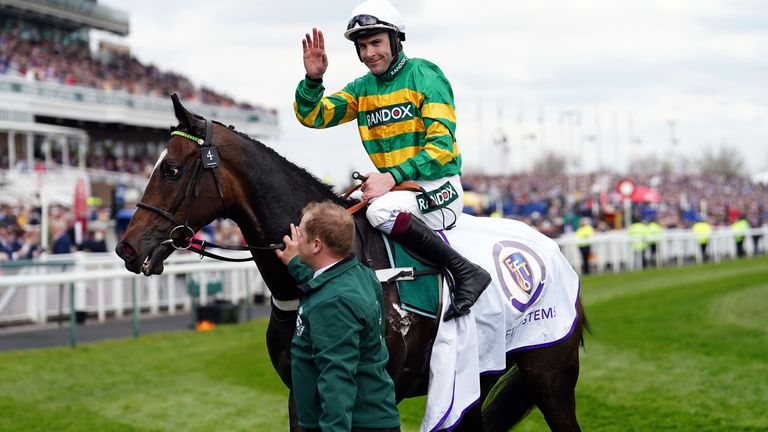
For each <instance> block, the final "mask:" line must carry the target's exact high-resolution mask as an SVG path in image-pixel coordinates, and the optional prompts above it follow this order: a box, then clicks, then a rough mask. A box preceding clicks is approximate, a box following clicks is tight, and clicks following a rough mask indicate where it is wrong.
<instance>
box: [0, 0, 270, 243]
mask: <svg viewBox="0 0 768 432" xmlns="http://www.w3.org/2000/svg"><path fill="white" fill-rule="evenodd" d="M92 30H97V31H99V32H101V33H106V34H108V35H110V36H114V37H111V38H109V41H107V40H91V38H92V37H93V35H94V34H95V33H96V32H93V31H92ZM129 32H130V22H129V16H128V13H126V12H125V11H121V10H116V9H114V8H111V7H107V6H104V5H101V4H99V3H98V2H97V1H96V0H0V205H5V206H15V205H18V206H22V207H27V206H32V207H43V209H42V210H41V212H42V213H43V218H44V217H45V214H46V212H47V210H46V207H47V206H56V205H61V206H64V207H66V208H72V207H73V206H74V204H75V203H74V199H75V198H74V191H75V184H76V183H77V182H78V181H80V180H81V179H84V180H85V181H86V184H87V187H86V190H87V196H92V197H93V198H95V199H96V200H95V201H93V202H97V203H101V205H102V206H105V207H107V208H110V207H111V216H112V217H114V216H115V214H116V213H117V211H118V210H119V209H120V207H121V204H122V202H121V201H122V197H121V196H122V194H123V191H125V190H130V189H134V190H141V189H143V187H144V182H146V179H147V177H148V173H149V170H150V169H151V167H152V165H153V164H154V161H155V160H156V158H157V156H158V155H159V153H160V151H161V149H162V148H163V147H164V146H165V143H166V142H167V140H168V127H169V126H171V125H173V124H175V118H174V116H173V110H172V107H171V104H170V100H169V98H168V95H170V94H171V93H178V94H179V95H180V96H181V97H182V98H183V99H184V101H185V105H186V106H188V107H189V108H191V109H192V110H193V111H195V112H197V113H199V114H201V115H204V116H206V117H209V118H214V119H217V120H220V121H222V122H224V123H226V124H232V125H234V126H236V127H237V129H238V130H241V131H243V132H245V133H247V134H249V135H251V136H253V137H256V138H259V139H270V138H275V137H277V135H278V133H279V129H278V124H277V112H276V110H275V109H272V108H267V107H263V106H259V105H256V104H251V103H247V102H243V101H235V100H234V99H233V98H231V97H229V96H227V95H224V94H221V93H218V92H216V91H215V90H212V89H209V88H198V87H196V86H194V85H193V83H192V82H191V81H190V79H189V78H187V77H185V76H184V75H181V74H179V73H176V72H169V71H162V70H160V69H159V68H158V67H156V66H154V65H147V64H142V63H141V62H140V61H139V60H138V59H136V58H135V57H134V56H133V55H132V53H131V49H130V47H128V46H126V45H123V44H121V43H119V42H117V43H116V42H115V40H119V38H120V37H122V36H126V35H128V34H129ZM92 47H93V48H94V49H92ZM0 213H6V214H7V213H8V211H4V212H0ZM0 216H3V215H0ZM0 222H3V221H0ZM41 225H43V227H42V229H43V232H45V229H46V227H45V226H44V225H45V224H41ZM109 231H112V230H109ZM42 237H43V243H44V245H45V242H46V241H47V238H48V237H49V236H46V235H43V236H42Z"/></svg>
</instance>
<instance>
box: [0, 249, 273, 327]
mask: <svg viewBox="0 0 768 432" xmlns="http://www.w3.org/2000/svg"><path fill="white" fill-rule="evenodd" d="M240 256H242V255H240ZM0 271H2V275H0V324H2V323H23V322H35V323H45V322H46V321H47V320H49V319H51V318H52V317H61V316H63V315H69V313H70V312H71V311H72V307H71V306H72V304H74V309H75V310H76V311H83V312H87V313H89V314H95V315H96V316H97V318H98V320H99V321H104V320H106V318H107V316H108V315H109V316H116V317H122V316H123V315H124V314H125V313H126V312H127V311H130V310H133V308H134V299H133V296H134V293H135V295H136V303H137V305H138V309H139V311H140V312H141V313H148V314H158V313H160V311H161V310H162V311H165V312H167V313H169V314H174V313H176V312H177V311H179V310H185V311H189V310H190V309H191V307H192V304H193V300H195V301H197V302H198V303H199V304H207V303H208V301H209V300H210V299H211V298H212V295H211V294H213V292H214V291H218V290H219V289H220V292H218V293H216V294H214V295H215V297H216V298H220V299H226V300H229V301H232V302H233V303H237V302H240V301H242V300H245V301H250V297H251V296H252V295H262V296H265V297H268V294H269V292H268V290H267V289H266V285H265V284H264V281H263V278H262V277H261V275H260V273H259V271H258V269H257V267H256V265H255V264H254V263H252V262H245V263H229V262H222V261H214V260H210V259H206V260H200V259H199V258H198V257H197V255H193V254H191V253H183V254H174V255H172V256H171V257H170V258H169V259H168V260H167V261H166V263H165V269H164V271H163V274H162V275H159V276H152V277H149V278H147V277H145V276H142V275H136V274H133V273H130V272H129V271H128V270H126V269H125V266H124V264H123V262H122V261H121V260H120V259H119V258H117V256H116V255H114V253H103V254H94V253H75V254H71V255H50V256H47V257H43V258H41V259H39V260H35V261H34V262H23V263H22V262H19V263H18V264H9V263H4V265H3V267H1V268H0ZM69 290H74V295H73V300H71V301H70V291H69ZM191 290H192V291H194V292H199V297H196V298H194V299H193V298H192V296H190V294H189V293H190V291H191ZM209 291H211V293H209Z"/></svg>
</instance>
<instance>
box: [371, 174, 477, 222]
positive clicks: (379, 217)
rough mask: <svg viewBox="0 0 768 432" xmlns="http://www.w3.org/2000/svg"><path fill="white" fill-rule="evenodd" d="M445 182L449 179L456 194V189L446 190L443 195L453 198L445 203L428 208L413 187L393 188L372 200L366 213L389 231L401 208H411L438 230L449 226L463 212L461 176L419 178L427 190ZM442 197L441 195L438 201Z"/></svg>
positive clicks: (410, 209) (420, 183) (436, 187)
mask: <svg viewBox="0 0 768 432" xmlns="http://www.w3.org/2000/svg"><path fill="white" fill-rule="evenodd" d="M446 182H450V184H451V186H453V188H452V189H453V191H455V193H456V195H457V196H452V195H453V192H451V191H446V192H445V194H444V196H445V199H446V200H451V199H453V201H451V202H450V203H449V204H447V205H446V206H445V207H441V208H439V209H436V210H432V211H429V210H430V209H427V208H424V202H423V200H422V203H421V205H420V203H419V202H418V201H417V195H419V193H416V192H410V191H390V192H387V193H385V194H384V195H382V196H380V197H378V198H376V199H373V200H371V202H370V204H369V205H368V211H366V212H365V216H366V217H367V218H368V221H369V222H370V223H371V225H373V226H374V227H376V229H378V230H380V231H384V232H385V233H387V234H389V233H390V232H391V231H392V226H393V225H394V223H395V218H397V215H398V213H400V212H404V211H407V212H410V213H411V214H413V215H414V216H416V217H418V218H419V219H421V220H422V221H424V223H426V224H427V225H428V226H429V227H430V228H432V229H435V230H439V229H444V228H446V227H450V226H451V225H453V224H455V223H456V222H457V221H458V218H459V216H461V212H462V211H463V210H464V189H462V187H461V179H460V177H459V176H458V175H454V176H450V177H443V178H439V179H437V180H417V181H414V183H418V184H419V185H420V186H421V187H422V188H424V190H426V191H427V192H429V191H433V190H436V189H439V188H441V186H443V185H444V184H445V183H446ZM440 199H441V198H438V199H437V201H438V202H439V201H440ZM424 211H426V213H425V212H424Z"/></svg>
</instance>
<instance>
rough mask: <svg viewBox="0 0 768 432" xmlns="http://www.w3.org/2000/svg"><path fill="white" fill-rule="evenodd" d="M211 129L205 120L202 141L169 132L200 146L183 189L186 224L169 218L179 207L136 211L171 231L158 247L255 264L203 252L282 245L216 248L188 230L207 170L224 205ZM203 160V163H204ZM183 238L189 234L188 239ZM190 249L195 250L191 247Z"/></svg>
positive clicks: (140, 204) (141, 205)
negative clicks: (156, 218)
mask: <svg viewBox="0 0 768 432" xmlns="http://www.w3.org/2000/svg"><path fill="white" fill-rule="evenodd" d="M212 129H213V128H212V125H211V121H210V120H208V119H205V138H204V139H203V138H198V137H196V136H194V135H192V134H189V133H186V132H183V131H178V130H176V131H173V132H171V135H172V136H173V135H177V136H180V137H183V138H186V139H188V140H190V141H193V142H194V143H196V144H197V145H198V146H200V160H199V163H198V164H196V165H195V178H194V181H193V183H190V184H188V185H187V190H186V193H185V195H184V196H185V197H188V196H189V194H190V189H192V193H193V195H192V199H190V200H189V205H188V206H187V212H186V220H185V221H184V223H179V222H178V221H177V220H176V218H175V217H174V216H173V213H176V211H177V210H178V209H179V206H180V205H181V203H179V206H177V207H176V208H174V209H173V210H172V211H170V212H169V211H166V210H163V209H161V208H159V207H155V206H153V205H150V204H146V203H143V202H138V203H136V207H138V208H140V209H143V210H147V211H150V212H152V213H155V214H157V215H159V216H162V217H164V218H165V219H167V220H169V221H170V222H171V223H172V224H173V225H174V226H175V227H174V228H173V229H172V230H171V232H170V233H169V234H168V239H167V240H163V241H162V242H160V244H161V245H171V246H172V247H173V248H174V249H176V250H189V251H191V252H194V253H196V254H198V255H200V259H202V258H203V257H209V258H214V259H217V260H221V261H229V262H246V261H253V260H255V257H250V258H230V257H225V256H222V255H218V254H215V253H213V252H208V251H206V250H205V248H206V247H212V248H216V249H225V250H233V251H269V250H275V249H282V248H284V247H285V244H284V243H277V244H270V245H269V246H248V245H245V246H224V245H217V244H216V243H213V242H208V241H205V240H200V239H196V238H194V235H195V231H194V230H193V229H192V228H191V227H190V226H189V214H190V210H191V209H192V204H193V203H194V201H195V198H197V196H198V193H199V189H198V186H199V183H200V178H201V177H202V175H203V169H209V170H211V174H212V175H213V179H214V181H215V182H216V188H217V189H218V191H219V196H220V197H221V200H222V202H224V204H225V206H226V201H225V200H224V192H223V191H222V190H221V183H220V182H219V176H218V175H217V173H216V168H217V167H218V166H219V162H220V160H219V153H218V151H217V150H216V147H215V146H213V144H212V143H211V133H212ZM206 159H207V160H206ZM185 234H189V235H188V236H187V235H185ZM177 240H181V241H183V243H179V244H177V243H176V241H177ZM193 245H195V246H197V247H192V246H193Z"/></svg>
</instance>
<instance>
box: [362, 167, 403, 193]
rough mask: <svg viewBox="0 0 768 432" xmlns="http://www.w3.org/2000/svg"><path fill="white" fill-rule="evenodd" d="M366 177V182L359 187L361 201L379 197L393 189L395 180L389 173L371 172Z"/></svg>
mask: <svg viewBox="0 0 768 432" xmlns="http://www.w3.org/2000/svg"><path fill="white" fill-rule="evenodd" d="M367 177H368V180H366V181H364V182H363V184H362V185H361V186H360V189H361V190H362V191H363V199H371V198H376V197H380V196H382V195H384V194H385V193H387V192H389V191H390V190H391V189H392V188H393V187H395V178H394V177H392V174H390V173H380V172H372V173H368V175H367Z"/></svg>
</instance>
